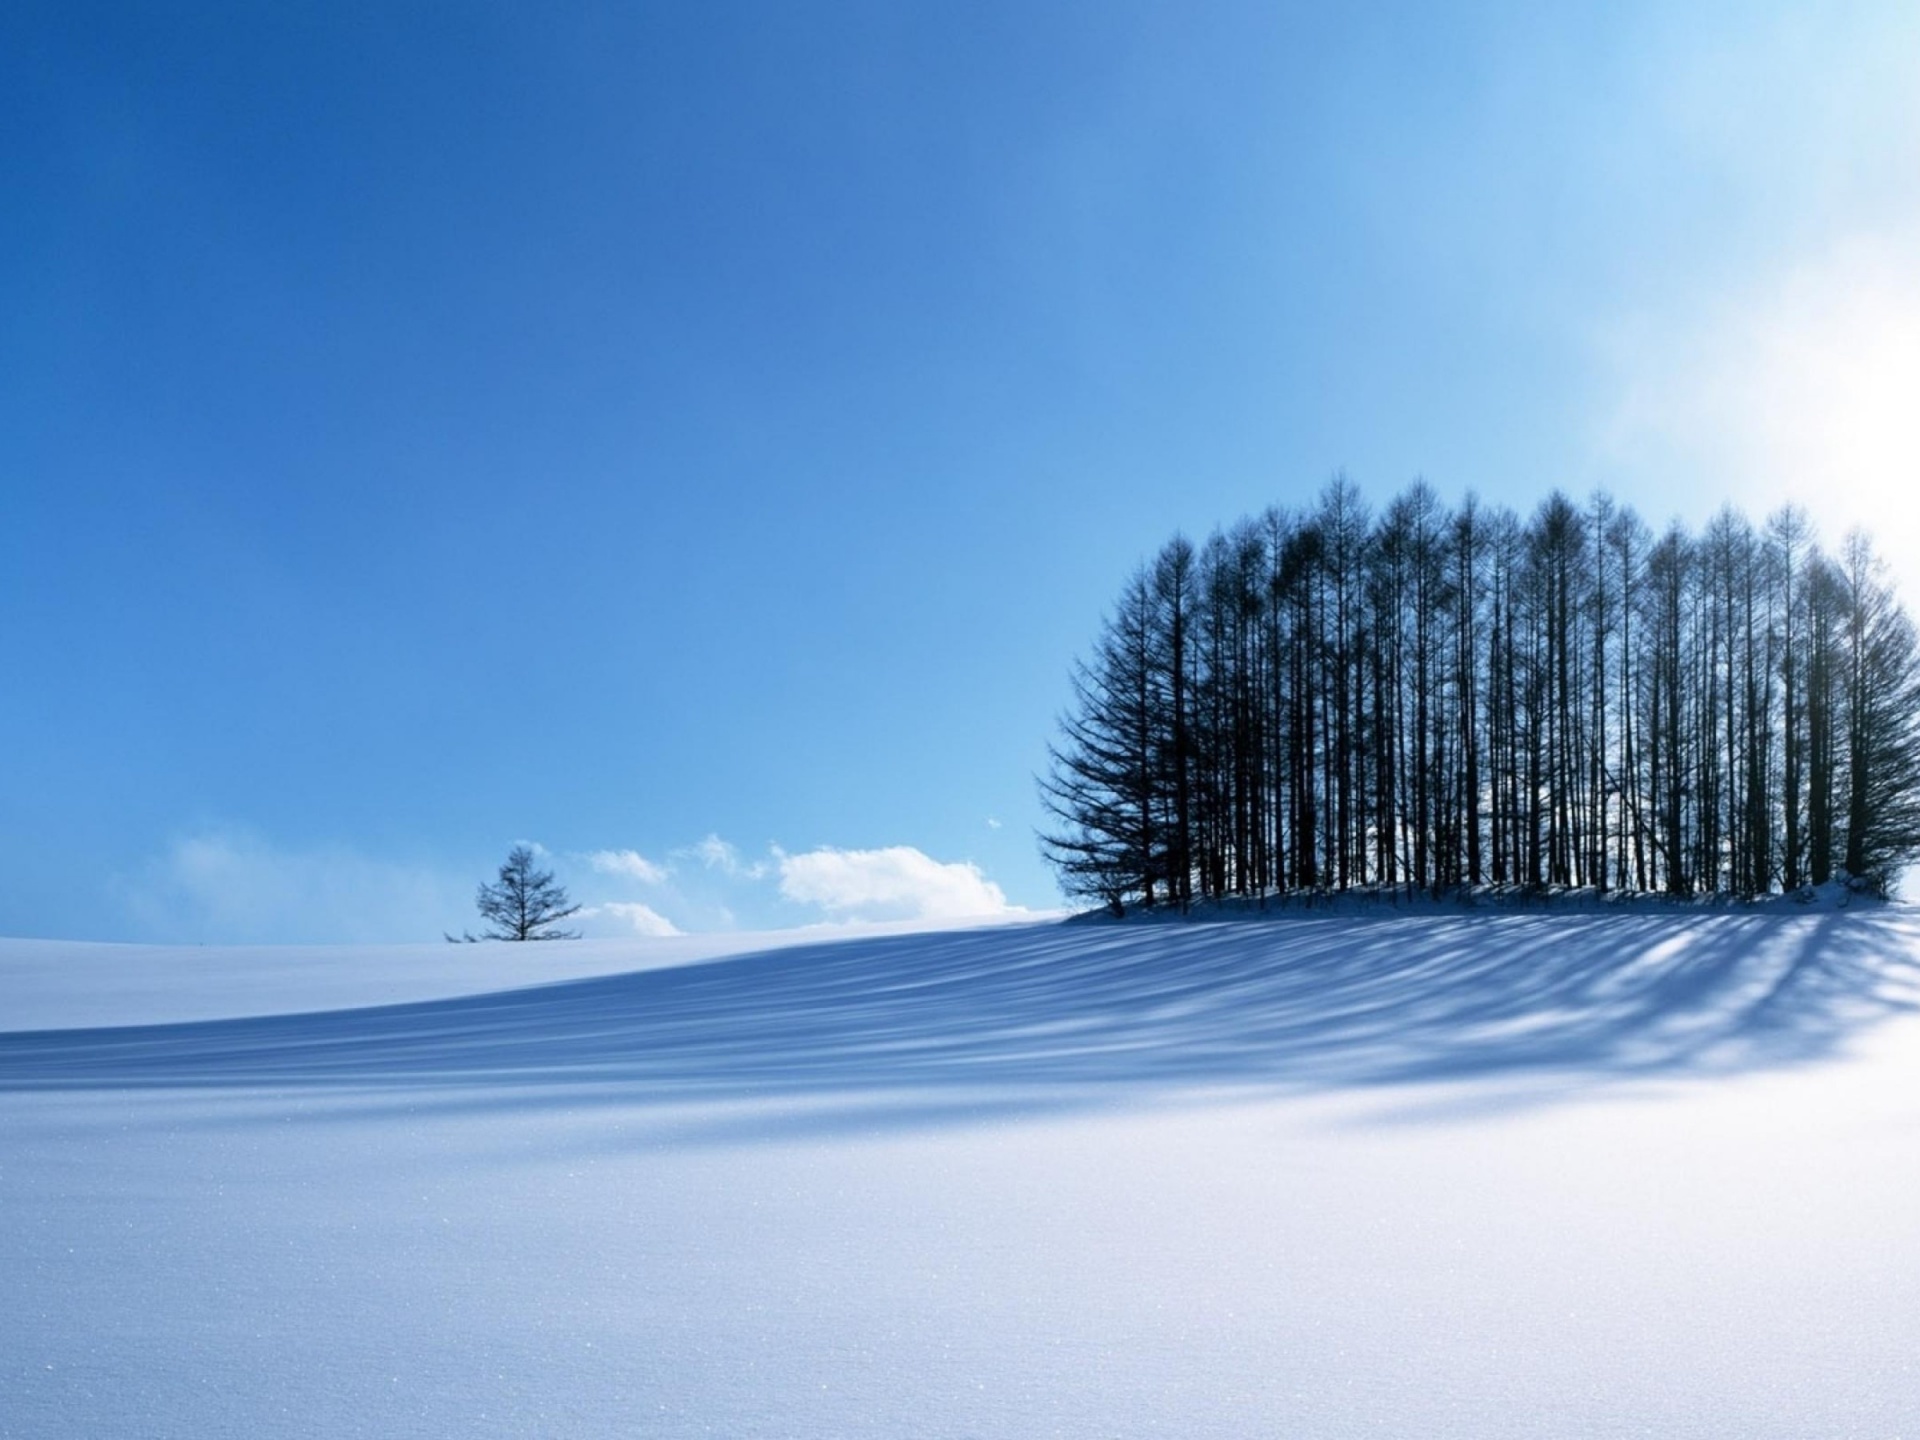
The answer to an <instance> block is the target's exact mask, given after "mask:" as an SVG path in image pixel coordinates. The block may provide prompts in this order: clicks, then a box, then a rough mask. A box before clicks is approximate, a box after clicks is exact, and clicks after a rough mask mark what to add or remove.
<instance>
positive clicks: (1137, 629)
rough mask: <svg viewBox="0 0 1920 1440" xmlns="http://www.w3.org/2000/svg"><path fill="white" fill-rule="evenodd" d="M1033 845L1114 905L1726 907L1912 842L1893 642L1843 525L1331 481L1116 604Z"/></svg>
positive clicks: (1135, 585) (1910, 667)
mask: <svg viewBox="0 0 1920 1440" xmlns="http://www.w3.org/2000/svg"><path fill="white" fill-rule="evenodd" d="M1072 690H1073V700H1072V704H1071V707H1070V709H1069V710H1068V712H1067V713H1066V714H1065V715H1064V716H1063V717H1062V719H1061V723H1060V736H1059V739H1058V741H1057V742H1056V743H1055V744H1054V745H1053V746H1051V747H1050V760H1051V766H1050V770H1049V773H1048V774H1047V775H1046V776H1044V777H1043V778H1042V779H1041V781H1040V789H1041V797H1042V800H1043V802H1044V804H1045V805H1046V807H1047V810H1048V812H1049V814H1050V816H1051V819H1052V828H1051V829H1050V831H1049V832H1048V833H1047V834H1045V835H1043V836H1042V847H1043V850H1044V851H1045V853H1046V855H1047V857H1048V858H1049V860H1050V861H1051V862H1052V864H1053V865H1054V866H1055V868H1056V869H1057V871H1058V873H1059V875H1060V877H1061V880H1062V883H1063V884H1064V886H1065V887H1066V888H1067V890H1068V891H1069V892H1070V893H1074V894H1080V895H1086V896H1093V897H1097V898H1099V899H1101V900H1103V901H1105V902H1106V903H1108V904H1109V905H1110V906H1112V907H1114V908H1115V909H1121V908H1124V907H1125V906H1126V905H1128V904H1142V905H1154V904H1166V903H1171V904H1174V905H1178V906H1183V907H1184V906H1186V905H1188V904H1189V903H1191V902H1192V901H1193V900H1195V899H1201V898H1220V897H1226V896H1261V895H1267V894H1275V893H1287V892H1299V891H1309V892H1313V891H1326V890H1348V889H1355V888H1361V887H1382V886H1388V887H1407V888H1414V889H1420V890H1425V891H1429V892H1435V893H1437V892H1440V891H1442V890H1447V889H1451V888H1454V887H1459V886H1480V885H1493V886H1517V887H1548V886H1583V887H1592V888H1594V889H1597V890H1607V891H1655V892H1662V893H1665V894H1669V895H1676V896H1688V895H1697V894H1701V893H1706V892H1719V893H1729V894H1739V895H1755V894H1760V893H1763V892H1766V891H1768V890H1772V889H1778V888H1784V889H1789V890H1791V889H1797V888H1798V887H1800V886H1803V885H1808V884H1812V885H1819V884H1824V883H1826V882H1827V881H1829V880H1832V879H1835V878H1839V877H1841V876H1842V874H1843V873H1844V875H1846V876H1850V877H1855V878H1857V879H1859V880H1861V881H1864V882H1865V883H1869V884H1872V885H1874V886H1876V887H1879V888H1882V889H1884V888H1885V887H1886V885H1887V884H1888V883H1889V882H1890V880H1891V879H1892V877H1893V876H1894V875H1895V873H1896V872H1897V871H1898V869H1899V868H1900V867H1901V866H1902V865H1904V864H1905V863H1907V862H1908V861H1910V860H1912V859H1914V858H1915V857H1916V856H1920V647H1917V646H1916V640H1915V632H1914V627H1913V625H1912V624H1911V622H1910V621H1909V620H1908V618H1907V615H1906V612H1905V611H1904V610H1903V609H1902V608H1901V606H1900V604H1899V601H1898V599H1897V598H1896V596H1895V595H1894V593H1893V590H1892V588H1891V586H1890V584H1889V582H1888V580H1887V579H1886V576H1885V573H1884V569H1883V567H1882V565H1881V564H1880V563H1879V561H1878V560H1877V559H1876V557H1875V556H1874V553H1873V550H1872V548H1871V545H1870V544H1869V542H1868V541H1867V539H1866V537H1865V536H1863V535H1861V534H1859V533H1857V532H1856V533H1854V534H1852V535H1849V536H1848V537H1847V538H1846V540H1845V541H1844V543H1843V544H1842V546H1841V548H1840V550H1839V553H1838V554H1837V555H1829V554H1827V553H1825V552H1824V551H1823V550H1822V549H1821V548H1820V546H1819V545H1818V543H1817V542H1816V540H1815V538H1814V534H1813V528H1812V525H1811V523H1810V522H1809V520H1808V518H1807V516H1806V515H1805V514H1804V512H1802V511H1800V510H1798V509H1794V508H1788V509H1784V510H1782V511H1780V512H1779V513H1777V514H1775V515H1774V516H1772V517H1771V518H1770V519H1768V520H1767V521H1766V523H1765V524H1764V525H1762V526H1760V527H1758V528H1756V527H1755V526H1754V525H1753V524H1751V523H1750V522H1749V521H1748V520H1747V519H1746V518H1745V517H1744V516H1743V515H1741V514H1740V513H1739V512H1737V511H1735V510H1733V509H1726V510H1722V511H1721V512H1720V513H1719V514H1718V515H1716V516H1715V517H1714V518H1713V520H1712V521H1711V522H1710V523H1708V525H1707V526H1706V527H1705V529H1704V530H1703V531H1702V532H1701V533H1699V534H1697V535H1694V534H1689V533H1687V532H1686V531H1685V530H1683V529H1682V528H1681V527H1680V526H1679V525H1677V524H1675V525H1672V526H1670V527H1669V528H1667V529H1666V530H1665V531H1663V532H1661V533H1659V534H1655V533H1654V532H1653V531H1652V530H1650V529H1649V527H1648V526H1647V525H1646V523H1645V522H1643V521H1642V520H1641V519H1640V517H1639V516H1638V515H1636V514H1635V513H1634V512H1633V511H1632V510H1631V509H1630V508H1627V507H1624V506H1620V505H1616V504H1615V503H1614V502H1613V501H1612V500H1610V499H1609V498H1608V497H1607V496H1605V495H1596V496H1594V497H1593V498H1591V499H1590V500H1588V501H1587V502H1586V503H1585V504H1579V503H1576V502H1575V501H1573V500H1570V499H1569V498H1567V497H1566V496H1565V495H1562V494H1559V493H1557V492H1556V493H1554V494H1551V495H1549V496H1548V497H1547V498H1546V499H1545V500H1544V501H1543V502H1541V504H1540V506H1539V507H1538V509H1536V510H1535V511H1534V512H1533V514H1532V515H1531V516H1529V517H1526V518H1522V517H1520V516H1519V515H1517V514H1515V513H1514V512H1512V511H1510V510H1506V509H1502V508H1498V507H1493V506H1488V505H1483V504H1480V503H1479V502H1477V501H1476V500H1475V499H1474V498H1473V497H1471V496H1469V497H1468V498H1467V499H1466V500H1465V501H1464V502H1463V503H1462V504H1460V505H1458V506H1456V507H1453V508H1449V507H1447V506H1446V505H1445V504H1443V503H1442V502H1441V500H1440V498H1439V496H1438V495H1437V494H1436V493H1435V492H1434V490H1433V489H1432V488H1431V487H1430V486H1428V485H1427V484H1426V483H1425V482H1415V483H1414V484H1413V485H1411V486H1409V487H1408V488H1406V489H1405V490H1403V491H1402V492H1401V493H1400V494H1399V495H1397V496H1396V497H1394V499H1393V500H1392V501H1391V502H1390V503H1389V504H1388V505H1387V506H1386V507H1385V508H1384V509H1382V510H1380V511H1379V512H1378V513H1373V512H1371V511H1370V510H1369V507H1368V506H1367V504H1366V502H1365V501H1364V500H1363V498H1362V496H1361V494H1360V492H1359V490H1358V489H1357V488H1356V487H1355V486H1354V485H1353V484H1352V483H1351V482H1349V481H1348V480H1347V479H1346V478H1345V477H1343V476H1336V477H1335V478H1334V479H1333V480H1332V481H1331V482H1330V483H1329V484H1328V485H1327V486H1326V488H1325V489H1324V490H1323V492H1322V493H1321V495H1320V496H1319V499H1318V502H1317V503H1316V504H1315V505H1313V506H1312V507H1311V508H1309V509H1305V510H1300V511H1289V510H1283V509H1271V510H1268V511H1267V512H1266V513H1265V514H1263V515H1261V516H1259V517H1258V518H1257V519H1252V520H1245V521H1242V522H1241V523H1239V524H1237V525H1235V526H1233V527H1232V528H1231V529H1229V530H1226V531H1222V532H1216V533H1215V534H1214V535H1212V536H1211V537H1209V538H1208V540H1207V541H1206V543H1205V544H1203V545H1200V546H1197V547H1196V546H1195V545H1193V544H1192V543H1190V542H1189V541H1188V540H1186V539H1185V538H1183V537H1178V536H1176V537H1175V538H1174V539H1173V540H1171V541H1169V542H1168V543H1167V544H1166V545H1165V547H1164V548H1162V549H1161V551H1160V553H1159V554H1158V555H1157V556H1156V557H1155V558H1154V559H1153V561H1152V563H1151V564H1149V565H1144V566H1142V567H1140V568H1139V569H1137V570H1136V571H1135V572H1134V574H1133V575H1132V576H1131V577H1129V579H1128V580H1127V582H1126V585H1125V586H1124V588H1123V589H1122V591H1121V593H1120V598H1119V601H1118V603H1117V604H1116V605H1115V607H1114V609H1113V611H1112V613H1111V615H1110V616H1109V617H1108V619H1107V620H1106V622H1105V625H1104V627H1103V630H1102V633H1101V634H1100V637H1099V639H1098V641H1097V642H1096V644H1095V646H1094V649H1093V652H1092V655H1091V656H1090V657H1089V658H1087V659H1085V660H1083V661H1081V662H1078V663H1077V664H1076V666H1075V668H1074V671H1073V677H1072Z"/></svg>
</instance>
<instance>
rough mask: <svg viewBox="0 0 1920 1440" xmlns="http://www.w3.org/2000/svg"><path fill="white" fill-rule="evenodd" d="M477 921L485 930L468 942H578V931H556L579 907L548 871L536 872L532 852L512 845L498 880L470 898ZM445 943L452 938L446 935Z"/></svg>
mask: <svg viewBox="0 0 1920 1440" xmlns="http://www.w3.org/2000/svg"><path fill="white" fill-rule="evenodd" d="M474 904H475V905H476V906H477V907H478V908H479V911H480V918H481V919H482V920H485V921H486V922H487V927H488V928H487V929H486V930H485V931H484V932H483V933H482V934H481V935H479V936H477V937H476V936H473V935H468V936H466V937H465V938H466V939H468V940H473V939H476V938H477V939H481V940H578V939H579V938H580V932H579V931H578V930H561V929H558V928H556V927H557V926H558V925H559V923H560V922H561V921H562V920H565V919H566V918H567V917H568V916H569V915H574V914H577V913H579V910H580V907H579V906H578V905H575V904H573V903H572V901H571V900H569V899H568V897H567V891H566V887H565V886H563V885H556V884H555V883H554V880H553V872H552V871H551V870H541V869H537V868H536V867H535V865H534V858H533V851H532V850H531V849H530V848H529V847H527V846H525V845H516V846H514V847H513V849H512V850H511V851H509V852H508V854H507V862H506V864H504V865H502V866H501V867H500V878H499V880H498V881H496V882H495V883H493V884H491V885H482V886H481V887H480V889H479V891H478V892H477V893H476V894H475V896H474ZM447 938H448V939H449V940H451V939H452V938H453V937H452V936H450V935H449V936H448V937H447Z"/></svg>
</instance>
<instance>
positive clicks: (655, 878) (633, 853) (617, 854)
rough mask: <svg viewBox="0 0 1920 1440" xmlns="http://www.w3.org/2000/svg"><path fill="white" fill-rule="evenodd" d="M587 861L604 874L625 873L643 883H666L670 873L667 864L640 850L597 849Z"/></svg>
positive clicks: (630, 878) (628, 877) (631, 878)
mask: <svg viewBox="0 0 1920 1440" xmlns="http://www.w3.org/2000/svg"><path fill="white" fill-rule="evenodd" d="M587 863H588V864H589V865H591V866H592V867H593V868H594V869H595V870H597V871H599V872H600V873H601V874H602V875H624V876H626V878H627V879H629V880H638V881H639V882H640V883H641V884H642V885H660V884H664V883H665V881H666V878H667V874H668V871H667V867H666V866H664V865H656V864H655V863H654V862H653V861H651V860H649V859H647V857H646V856H644V855H642V854H641V853H640V852H639V851H638V850H595V851H594V852H593V853H592V854H590V855H588V856H587Z"/></svg>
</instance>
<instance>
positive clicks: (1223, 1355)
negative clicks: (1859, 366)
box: [0, 908, 1920, 1440]
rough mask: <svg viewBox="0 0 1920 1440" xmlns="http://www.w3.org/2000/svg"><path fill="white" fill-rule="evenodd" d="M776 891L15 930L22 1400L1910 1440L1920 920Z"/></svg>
mask: <svg viewBox="0 0 1920 1440" xmlns="http://www.w3.org/2000/svg"><path fill="white" fill-rule="evenodd" d="M787 939H788V940H789V941H791V942H794V943H789V944H788V945H786V946H785V948H780V949H776V950H770V951H765V952H763V953H755V954H742V955H735V956H731V957H728V956H725V955H720V956H718V957H717V958H716V955H715V952H716V950H721V949H724V947H725V945H726V944H729V943H731V944H734V945H740V944H743V943H748V942H747V941H742V940H741V939H739V938H738V937H734V938H732V939H731V940H727V941H715V940H711V939H708V940H678V941H675V940H667V941H642V942H623V943H622V944H620V945H610V944H602V945H598V946H594V945H590V944H588V943H587V942H580V944H579V945H578V946H577V947H575V946H524V947H509V946H471V947H468V946H463V947H452V946H443V947H410V948H400V949H393V948H389V949H380V950H374V949H344V948H343V949H326V950H319V949H316V950H266V949H261V950H239V949H233V950H220V951H212V950H185V949H176V950H154V949H144V948H140V947H123V946H111V947H110V946H53V945H48V944H45V943H41V942H27V941H9V942H0V1029H4V1033H0V1436H9V1437H10V1436H32V1437H48V1436H76V1437H78V1436H87V1437H95V1436H141V1437H173V1436H178V1437H195V1440H201V1437H215V1436H236V1437H238V1436H248V1437H252V1436H316V1437H317V1436H327V1437H339V1436H359V1435H365V1436H449V1437H454V1436H457V1437H489V1436H570V1437H577V1436H609V1437H611V1436H622V1437H625V1436H638V1435H644V1436H693V1435H717V1436H727V1437H753V1436H769V1437H772V1436H781V1437H785V1436H857V1437H899V1436H939V1437H945V1436H955V1437H958V1436H1052V1435H1060V1436H1134V1435H1169V1436H1181V1437H1191V1436H1205V1435H1251V1436H1268V1435H1285V1436H1374V1435H1402V1436H1436V1435H1457V1436H1474V1437H1482V1436H1526V1437H1535V1436H1543V1435H1551V1436H1627V1435H1652V1436H1661V1437H1683V1436H1709V1435H1711V1436H1739V1437H1763V1436H1781V1437H1789V1436H1791V1437H1796V1440H1798V1437H1804V1436H1813V1435H1821V1436H1828V1435H1858V1436H1896V1435H1903V1434H1904V1435H1920V1016H1916V1014H1915V1005H1916V1002H1920V912H1914V911H1909V910H1905V909H1897V908H1896V909H1881V910H1863V909H1855V910H1849V911H1842V912H1838V913H1818V914H1814V913H1794V912H1792V911H1790V910H1783V911H1765V912H1758V911H1756V912H1753V913H1744V914H1724V913H1722V914H1706V913H1687V912H1676V913H1621V914H1599V915H1574V914H1559V915H1546V916H1540V915H1512V914H1508V915H1488V914H1461V915H1452V914H1435V915H1427V916H1417V917H1394V916H1390V915H1383V916H1338V917H1333V918H1322V917H1313V916H1304V917H1302V916H1293V917H1287V918H1282V919H1277V920H1273V921H1253V920H1247V921H1234V922H1222V923H1213V924H1197V925H1185V926H1182V925H1127V926H1111V925H1101V924H1089V925H1058V924H1049V925H1030V926H1023V927H1014V928H998V929H990V930H973V931H949V932H940V933H933V934H919V935H890V936H878V937H866V938H858V939H843V940H837V941H833V942H829V943H806V942H805V939H804V937H787ZM636 967H644V968H636ZM558 976H566V977H569V978H553V977H558ZM543 977H545V978H547V979H549V981H550V982H551V983H545V984H539V985H536V986H535V987H534V988H523V989H508V988H505V987H507V986H511V985H515V984H520V985H526V984H529V983H531V982H533V981H535V980H537V979H540V978H543ZM356 1005H357V1006H361V1007H363V1008H348V1007H352V1006H356Z"/></svg>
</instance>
